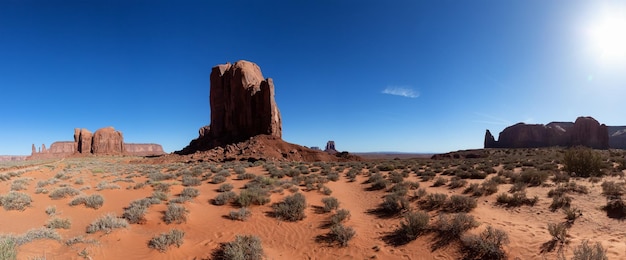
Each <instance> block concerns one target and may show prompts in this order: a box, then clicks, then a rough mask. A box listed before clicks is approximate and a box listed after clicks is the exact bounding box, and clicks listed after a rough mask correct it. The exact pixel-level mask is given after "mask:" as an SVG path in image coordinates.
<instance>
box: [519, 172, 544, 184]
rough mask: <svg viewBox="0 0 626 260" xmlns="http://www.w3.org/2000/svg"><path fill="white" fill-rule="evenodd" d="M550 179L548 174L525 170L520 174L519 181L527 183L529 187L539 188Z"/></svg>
mask: <svg viewBox="0 0 626 260" xmlns="http://www.w3.org/2000/svg"><path fill="white" fill-rule="evenodd" d="M548 177H549V174H548V172H544V171H537V170H535V169H525V170H524V171H522V173H521V174H520V176H519V179H518V181H519V182H522V183H526V184H528V185H529V186H539V185H541V184H543V183H544V182H545V181H546V180H548Z"/></svg>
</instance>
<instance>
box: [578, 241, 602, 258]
mask: <svg viewBox="0 0 626 260" xmlns="http://www.w3.org/2000/svg"><path fill="white" fill-rule="evenodd" d="M572 260H609V257H608V256H607V255H606V249H604V247H602V244H600V242H596V243H595V244H594V245H593V246H592V245H589V241H588V240H583V242H582V243H581V244H580V245H579V246H577V247H575V248H574V257H572Z"/></svg>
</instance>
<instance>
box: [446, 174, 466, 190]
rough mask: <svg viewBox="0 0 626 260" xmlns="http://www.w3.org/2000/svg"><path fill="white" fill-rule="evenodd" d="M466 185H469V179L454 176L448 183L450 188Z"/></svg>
mask: <svg viewBox="0 0 626 260" xmlns="http://www.w3.org/2000/svg"><path fill="white" fill-rule="evenodd" d="M465 185H467V181H466V180H463V179H460V178H456V177H454V178H452V180H450V183H448V187H449V188H450V189H457V188H461V187H464V186H465Z"/></svg>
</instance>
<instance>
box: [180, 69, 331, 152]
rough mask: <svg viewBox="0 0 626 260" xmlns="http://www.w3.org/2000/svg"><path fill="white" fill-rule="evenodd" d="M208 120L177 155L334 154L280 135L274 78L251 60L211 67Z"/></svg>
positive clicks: (280, 126) (280, 127)
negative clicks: (298, 143)
mask: <svg viewBox="0 0 626 260" xmlns="http://www.w3.org/2000/svg"><path fill="white" fill-rule="evenodd" d="M210 79H211V80H210V81H211V86H210V91H209V103H210V114H211V122H210V124H209V125H207V126H203V127H201V128H200V130H199V131H198V132H199V135H198V138H196V139H194V140H192V141H191V142H190V143H189V145H188V146H187V147H185V148H183V149H182V150H180V151H177V152H176V154H179V155H192V157H194V158H204V159H207V160H216V161H225V160H284V161H336V160H338V157H336V156H332V155H329V154H327V153H324V152H322V151H317V150H313V149H309V148H306V147H304V146H299V145H296V144H291V143H287V142H285V141H283V140H282V121H281V120H282V119H281V115H280V111H279V110H278V106H277V105H276V101H275V99H274V81H273V80H272V79H271V78H267V79H266V78H264V77H263V74H262V73H261V69H260V68H259V66H258V65H256V64H255V63H252V62H249V61H245V60H240V61H237V62H235V63H234V64H231V63H226V64H221V65H217V66H215V67H213V69H212V71H211V76H210Z"/></svg>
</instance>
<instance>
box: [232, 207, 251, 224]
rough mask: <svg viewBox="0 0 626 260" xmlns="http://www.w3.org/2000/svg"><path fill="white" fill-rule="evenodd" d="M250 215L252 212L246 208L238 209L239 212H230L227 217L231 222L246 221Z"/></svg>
mask: <svg viewBox="0 0 626 260" xmlns="http://www.w3.org/2000/svg"><path fill="white" fill-rule="evenodd" d="M251 215H252V212H250V210H248V208H240V209H239V210H232V211H230V213H229V214H228V217H229V218H230V219H232V220H239V221H246V220H247V219H248V218H249V217H250V216H251Z"/></svg>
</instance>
